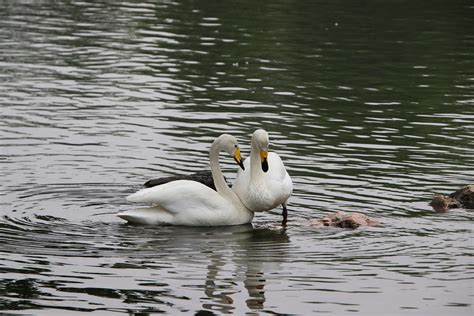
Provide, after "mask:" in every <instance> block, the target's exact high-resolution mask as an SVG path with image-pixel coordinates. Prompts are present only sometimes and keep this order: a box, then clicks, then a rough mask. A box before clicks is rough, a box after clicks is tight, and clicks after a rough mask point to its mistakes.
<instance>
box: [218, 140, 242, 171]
mask: <svg viewBox="0 0 474 316" xmlns="http://www.w3.org/2000/svg"><path fill="white" fill-rule="evenodd" d="M214 143H215V144H217V145H218V146H219V151H225V152H226V153H228V154H229V155H231V156H232V158H234V160H235V162H236V163H237V164H238V165H239V166H240V168H242V170H245V168H244V164H243V159H242V157H241V155H240V146H239V143H238V142H237V139H236V138H235V137H234V136H232V135H229V134H222V135H221V136H219V137H217V139H216V140H215V141H214Z"/></svg>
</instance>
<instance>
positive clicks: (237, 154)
mask: <svg viewBox="0 0 474 316" xmlns="http://www.w3.org/2000/svg"><path fill="white" fill-rule="evenodd" d="M234 160H235V162H236V163H237V164H238V165H239V166H240V168H242V170H245V168H244V164H243V162H242V157H241V156H240V148H237V149H236V150H235V152H234Z"/></svg>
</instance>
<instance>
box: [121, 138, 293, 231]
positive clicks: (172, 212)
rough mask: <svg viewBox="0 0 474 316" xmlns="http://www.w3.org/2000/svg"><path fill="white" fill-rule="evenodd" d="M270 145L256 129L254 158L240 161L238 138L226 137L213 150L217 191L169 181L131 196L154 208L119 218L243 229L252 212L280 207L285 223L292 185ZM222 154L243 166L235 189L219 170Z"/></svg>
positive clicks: (143, 221)
mask: <svg viewBox="0 0 474 316" xmlns="http://www.w3.org/2000/svg"><path fill="white" fill-rule="evenodd" d="M268 143H269V139H268V134H267V132H266V131H264V130H262V129H259V130H257V131H255V132H254V134H253V135H252V150H251V156H250V159H246V160H245V162H244V163H242V160H241V156H240V147H239V145H238V143H237V140H236V139H235V137H233V136H231V135H228V134H222V135H221V136H219V137H218V138H217V139H216V140H215V141H214V142H213V144H212V146H211V149H210V165H211V173H212V180H213V185H214V186H215V189H216V191H214V190H213V189H211V188H209V187H208V186H206V185H204V184H202V183H200V182H197V181H192V180H176V181H171V182H167V183H164V184H160V185H157V186H153V187H150V188H147V189H143V190H140V191H138V192H136V193H134V194H132V195H130V196H128V197H127V200H128V201H130V202H141V203H151V204H153V205H155V206H154V207H151V208H143V209H138V210H132V211H125V212H121V213H119V214H117V215H118V216H119V217H120V218H122V219H125V220H127V221H128V222H131V223H139V224H158V225H188V226H219V225H240V224H246V223H249V222H251V221H252V219H253V216H254V212H262V211H267V210H270V209H272V208H274V207H276V206H278V205H280V204H281V205H283V217H284V219H283V224H286V217H287V210H286V204H287V201H288V198H289V196H290V195H291V192H292V188H293V185H292V182H291V178H290V177H289V175H288V173H287V172H286V169H285V167H284V165H283V162H282V161H281V159H280V157H279V156H278V155H277V154H275V153H268ZM221 151H224V152H226V153H228V154H229V155H231V156H232V157H233V158H234V160H235V162H236V163H237V164H238V165H239V166H240V167H241V170H239V172H238V174H237V179H236V181H235V183H234V186H233V187H232V189H231V188H229V186H228V185H227V183H226V181H225V179H224V177H223V175H222V171H221V169H220V166H219V153H220V152H221ZM153 181H156V180H153Z"/></svg>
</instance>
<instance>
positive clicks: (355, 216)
mask: <svg viewBox="0 0 474 316" xmlns="http://www.w3.org/2000/svg"><path fill="white" fill-rule="evenodd" d="M310 224H311V225H312V226H331V227H340V228H352V229H355V228H358V227H359V226H376V225H378V224H379V222H378V221H376V220H374V219H373V218H370V217H368V216H367V215H365V214H362V213H357V212H352V213H346V212H341V211H338V212H335V213H331V214H328V215H325V216H323V217H322V218H320V219H312V220H310Z"/></svg>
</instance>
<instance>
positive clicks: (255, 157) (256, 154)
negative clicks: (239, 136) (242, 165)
mask: <svg viewBox="0 0 474 316" xmlns="http://www.w3.org/2000/svg"><path fill="white" fill-rule="evenodd" d="M261 164H262V162H261V160H260V150H259V149H258V147H257V144H256V141H255V139H254V137H252V148H251V149H250V174H251V177H252V179H257V178H258V177H257V176H260V175H262V174H263V170H262V166H261Z"/></svg>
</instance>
